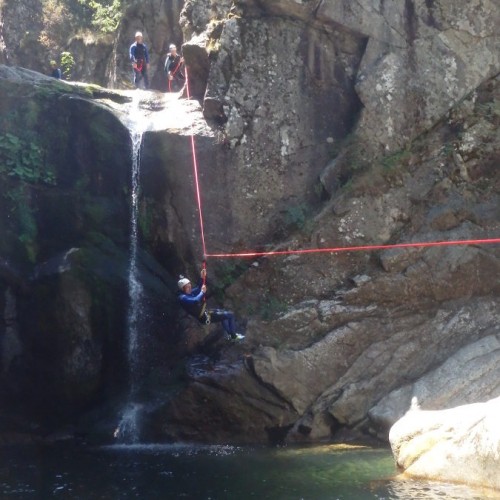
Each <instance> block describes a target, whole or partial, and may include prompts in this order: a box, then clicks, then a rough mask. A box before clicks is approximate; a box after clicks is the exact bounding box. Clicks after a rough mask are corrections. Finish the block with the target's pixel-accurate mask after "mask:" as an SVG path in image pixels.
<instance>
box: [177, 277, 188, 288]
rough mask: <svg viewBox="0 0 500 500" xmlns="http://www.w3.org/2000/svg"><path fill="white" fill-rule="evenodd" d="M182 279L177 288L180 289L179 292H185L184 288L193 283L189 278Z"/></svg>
mask: <svg viewBox="0 0 500 500" xmlns="http://www.w3.org/2000/svg"><path fill="white" fill-rule="evenodd" d="M180 278H181V279H180V280H179V281H178V282H177V286H178V287H179V290H184V287H185V286H186V285H188V284H189V283H191V281H189V280H188V279H187V278H184V276H181V277H180Z"/></svg>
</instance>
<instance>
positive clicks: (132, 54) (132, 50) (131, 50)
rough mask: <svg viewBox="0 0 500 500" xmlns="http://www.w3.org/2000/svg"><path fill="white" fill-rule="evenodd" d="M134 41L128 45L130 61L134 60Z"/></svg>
mask: <svg viewBox="0 0 500 500" xmlns="http://www.w3.org/2000/svg"><path fill="white" fill-rule="evenodd" d="M135 47H136V45H135V43H133V44H132V45H131V46H130V50H129V57H130V60H131V61H132V62H135Z"/></svg>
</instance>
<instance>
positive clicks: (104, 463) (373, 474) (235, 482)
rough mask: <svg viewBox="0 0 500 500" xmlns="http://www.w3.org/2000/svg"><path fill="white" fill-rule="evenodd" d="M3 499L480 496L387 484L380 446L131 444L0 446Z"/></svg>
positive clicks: (389, 469)
mask: <svg viewBox="0 0 500 500" xmlns="http://www.w3.org/2000/svg"><path fill="white" fill-rule="evenodd" d="M0 453H1V455H0V498H2V499H4V498H5V499H10V498H12V499H25V498H26V499H31V498H34V499H45V498H61V499H66V498H68V499H82V500H88V499H128V498H140V499H207V500H208V499H213V500H218V499H235V500H240V499H241V500H245V499H259V500H263V499H273V500H279V499H286V500H288V499H291V500H295V499H296V500H300V499H304V500H306V499H307V500H320V499H368V498H369V499H405V500H407V499H412V498H421V499H450V498H451V499H457V500H458V499H464V498H466V499H482V498H485V496H484V495H483V494H482V493H481V492H477V491H476V492H475V491H473V490H470V489H468V488H465V487H459V486H453V485H443V484H432V483H426V482H414V481H401V480H396V479H394V478H393V477H394V475H395V469H394V462H393V458H392V455H391V453H390V451H389V450H387V449H370V448H353V447H345V446H333V445H332V446H316V447H307V448H278V449H267V448H266V449H260V448H238V447H231V446H191V445H133V446H111V447H101V448H86V447H83V448H82V447H78V448H75V447H69V446H58V447H51V448H46V447H45V448H41V447H10V448H0Z"/></svg>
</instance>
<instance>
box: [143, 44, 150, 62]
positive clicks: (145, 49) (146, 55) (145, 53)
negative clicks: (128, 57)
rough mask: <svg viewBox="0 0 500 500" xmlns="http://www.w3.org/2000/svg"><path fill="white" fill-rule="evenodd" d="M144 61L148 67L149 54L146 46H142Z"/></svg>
mask: <svg viewBox="0 0 500 500" xmlns="http://www.w3.org/2000/svg"><path fill="white" fill-rule="evenodd" d="M144 60H145V61H146V64H147V65H148V66H149V52H148V48H147V46H146V44H144Z"/></svg>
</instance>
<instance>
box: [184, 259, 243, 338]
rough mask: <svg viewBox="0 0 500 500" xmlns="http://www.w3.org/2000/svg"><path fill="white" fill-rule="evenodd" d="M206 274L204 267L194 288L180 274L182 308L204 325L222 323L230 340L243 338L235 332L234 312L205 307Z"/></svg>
mask: <svg viewBox="0 0 500 500" xmlns="http://www.w3.org/2000/svg"><path fill="white" fill-rule="evenodd" d="M206 276H207V271H206V269H202V270H201V273H200V277H201V280H200V282H199V284H198V285H197V286H196V287H194V288H193V286H192V285H191V281H189V280H188V279H187V278H184V276H180V279H179V281H178V283H177V286H178V287H179V302H180V304H181V306H182V308H183V309H184V310H185V311H186V312H187V313H188V314H189V315H190V316H193V317H194V318H196V319H197V320H198V321H199V322H200V323H203V324H204V325H209V324H210V323H222V326H223V327H224V330H225V332H226V333H227V335H228V336H229V337H230V338H231V339H232V340H241V339H244V338H245V336H244V335H241V334H240V333H236V326H235V320H234V314H233V313H232V312H231V311H226V310H224V309H209V308H208V307H207V302H206V293H207V286H206V285H205V284H204V281H205V278H206Z"/></svg>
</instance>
